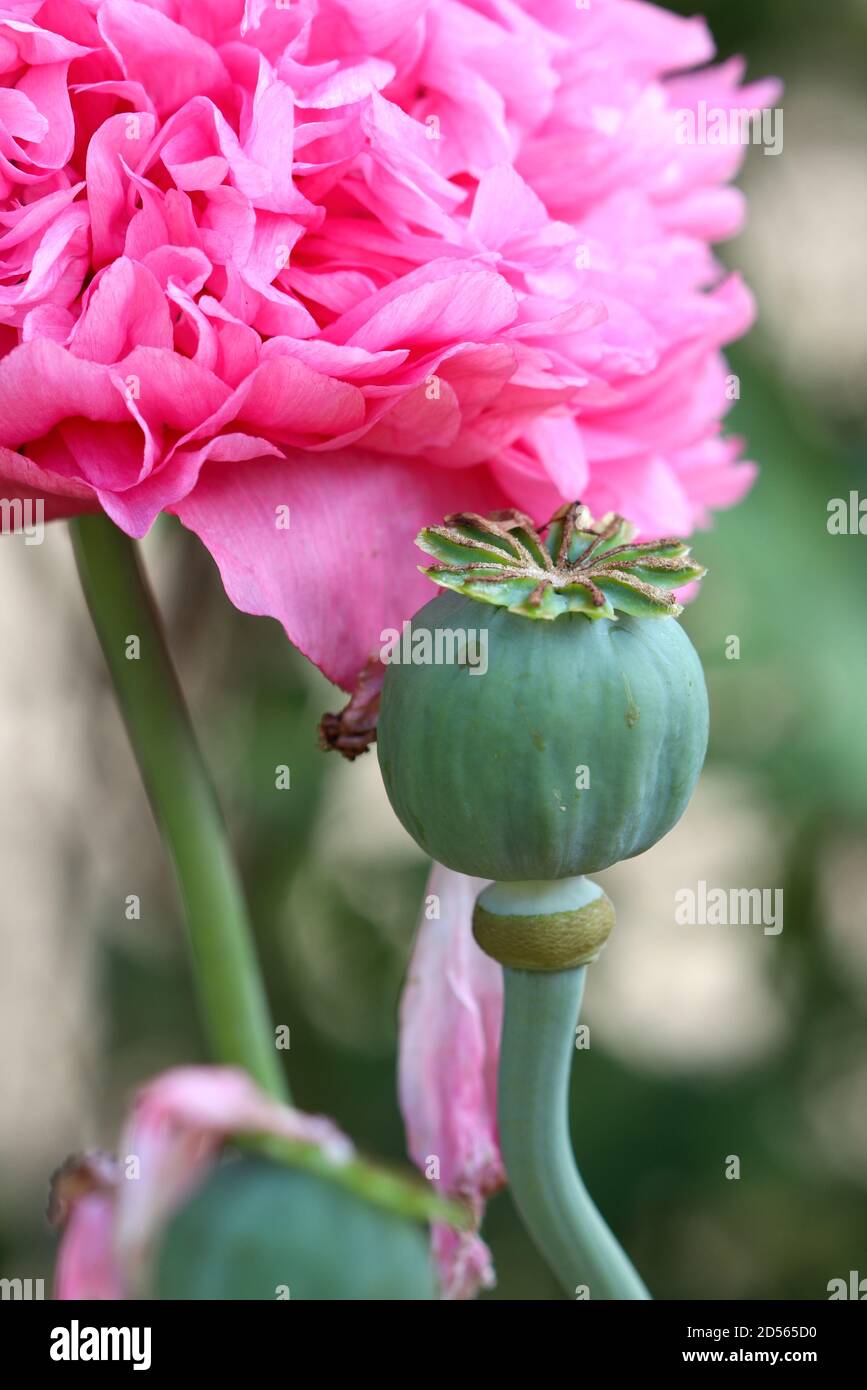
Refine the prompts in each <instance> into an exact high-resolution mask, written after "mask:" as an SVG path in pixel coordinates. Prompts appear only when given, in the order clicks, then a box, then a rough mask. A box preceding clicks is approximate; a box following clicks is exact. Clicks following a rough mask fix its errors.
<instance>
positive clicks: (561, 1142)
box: [499, 966, 650, 1299]
mask: <svg viewBox="0 0 867 1390" xmlns="http://www.w3.org/2000/svg"><path fill="white" fill-rule="evenodd" d="M585 972H586V966H580V967H579V968H578V969H575V970H561V971H554V972H550V973H546V972H541V971H526V970H511V969H507V968H504V970H503V976H504V979H505V1014H504V1018H503V1042H502V1051H501V1056H500V1077H499V1097H500V1099H499V1122H500V1143H501V1146H502V1150H503V1158H504V1161H505V1165H506V1172H507V1174H508V1177H509V1184H510V1186H511V1189H512V1195H513V1197H514V1199H515V1203H516V1205H517V1207H518V1210H519V1211H520V1213H521V1216H522V1218H523V1221H524V1223H525V1225H526V1227H527V1229H528V1230H529V1232H530V1234H531V1235H532V1237H533V1239H534V1241H535V1243H536V1245H537V1246H538V1247H539V1250H540V1251H541V1252H542V1254H543V1255H544V1256H545V1259H546V1260H547V1261H548V1263H549V1264H550V1265H551V1267H552V1269H553V1270H554V1272H555V1273H556V1274H557V1276H558V1278H559V1279H560V1281H561V1283H562V1284H563V1286H564V1288H565V1289H566V1290H567V1291H568V1292H569V1294H570V1295H572V1296H576V1294H577V1291H578V1289H579V1286H582V1285H584V1286H586V1287H587V1290H588V1292H589V1296H590V1298H591V1299H645V1298H649V1297H650V1295H649V1294H648V1292H647V1289H646V1288H645V1287H644V1284H643V1283H642V1282H641V1279H640V1278H639V1276H638V1274H637V1273H636V1271H635V1270H634V1269H633V1267H632V1265H631V1264H630V1262H629V1260H628V1259H627V1257H626V1255H625V1254H624V1252H623V1250H621V1248H620V1246H619V1245H618V1243H617V1241H616V1239H615V1238H614V1236H613V1235H612V1233H611V1231H610V1230H609V1229H608V1227H607V1226H606V1224H605V1222H604V1221H603V1219H602V1217H601V1216H600V1214H599V1212H598V1211H597V1209H596V1207H595V1206H594V1204H593V1201H592V1199H591V1197H590V1194H589V1193H588V1191H587V1188H586V1187H585V1186H584V1183H583V1181H582V1179H581V1175H580V1173H579V1172H578V1168H577V1166H576V1163H575V1158H574V1156H573V1153H572V1144H571V1140H570V1136H569V1073H570V1070H571V1066H572V1057H573V1054H574V1052H575V1025H576V1023H577V1020H578V1014H579V1011H580V1008H581V997H582V995H583V992H584V976H585Z"/></svg>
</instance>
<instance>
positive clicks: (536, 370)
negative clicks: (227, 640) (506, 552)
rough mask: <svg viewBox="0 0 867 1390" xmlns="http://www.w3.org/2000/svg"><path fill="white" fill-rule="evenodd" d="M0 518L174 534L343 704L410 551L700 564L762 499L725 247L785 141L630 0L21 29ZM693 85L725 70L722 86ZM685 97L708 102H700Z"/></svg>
mask: <svg viewBox="0 0 867 1390" xmlns="http://www.w3.org/2000/svg"><path fill="white" fill-rule="evenodd" d="M0 39H2V42H0V68H2V79H3V80H2V85H0V494H2V495H3V496H4V497H5V498H6V499H7V500H12V499H16V498H20V499H22V500H27V499H30V500H34V499H35V500H42V501H44V503H45V508H46V515H47V516H48V517H54V516H64V515H73V514H75V513H76V512H81V511H86V510H97V509H102V510H104V511H105V512H106V513H107V514H108V515H109V516H110V517H111V518H112V519H113V520H114V521H115V522H116V523H117V525H118V526H120V527H121V528H122V529H123V530H124V531H126V532H127V533H128V534H129V535H131V536H141V535H143V534H144V533H145V532H146V531H147V530H148V528H149V527H150V525H151V524H152V523H153V521H154V519H155V517H156V516H157V515H158V514H159V513H160V512H170V513H173V514H175V515H177V516H178V517H179V518H180V520H181V521H182V523H183V524H184V525H185V526H187V527H188V528H190V529H191V530H192V531H194V532H195V533H196V534H197V535H198V536H199V537H200V538H201V540H202V541H203V542H204V544H205V545H206V546H207V547H208V549H209V550H210V552H211V553H212V555H213V556H214V559H215V561H216V563H217V564H218V566H219V567H220V571H221V574H222V577H223V581H224V584H225V587H226V590H227V592H228V594H229V596H230V598H231V599H232V600H233V601H234V602H235V603H236V604H237V605H238V606H239V607H240V608H242V609H243V610H245V611H247V612H250V613H259V614H268V615H270V616H272V617H275V618H277V619H278V620H279V621H280V622H281V623H282V624H283V625H284V627H285V629H286V631H287V633H288V635H289V637H290V638H291V640H292V641H293V642H295V643H296V644H297V645H298V646H299V647H300V649H301V650H302V651H303V652H305V653H306V654H307V655H308V656H309V657H310V658H311V659H312V660H313V661H315V662H316V663H317V664H318V665H320V666H321V667H322V669H323V670H324V671H325V672H326V673H327V674H328V675H329V676H331V677H332V678H333V679H335V680H336V681H338V682H339V683H340V684H342V685H344V686H345V687H347V688H351V687H352V686H353V684H354V682H355V680H356V677H357V675H358V673H359V671H360V670H361V668H362V667H363V666H364V664H365V662H366V661H367V659H368V658H369V657H370V656H371V655H372V654H373V653H374V652H375V651H376V650H377V648H378V645H379V640H380V639H379V634H380V632H381V631H382V629H383V628H384V627H394V626H399V624H400V622H401V621H402V620H403V619H404V618H406V617H409V616H410V615H411V614H412V612H413V611H414V610H415V609H416V608H417V607H418V606H419V604H420V603H421V602H422V601H423V598H424V596H425V592H426V586H425V581H424V580H423V579H422V578H421V577H420V576H419V575H418V574H417V572H416V563H415V556H414V552H413V547H412V537H413V535H414V533H415V532H416V531H417V530H418V529H419V527H420V526H421V525H422V524H424V523H430V522H432V521H436V520H439V519H440V518H441V517H442V516H443V515H444V514H445V513H447V512H449V511H452V510H457V509H469V508H473V509H476V510H488V509H491V508H494V507H500V506H505V505H510V504H511V505H517V506H520V507H522V508H523V509H524V510H526V511H529V512H531V513H534V514H536V515H537V516H540V517H541V516H542V515H543V514H544V515H548V514H550V512H551V511H553V510H554V508H555V507H556V505H558V504H559V502H561V501H562V500H563V499H565V498H570V499H571V498H574V497H576V496H581V497H582V498H583V499H584V500H585V501H586V502H587V503H588V504H589V505H590V507H591V508H592V510H593V511H594V512H596V513H600V512H604V511H605V510H606V509H608V508H611V507H618V508H622V509H624V510H627V511H628V512H629V514H630V515H631V516H632V517H633V518H634V519H635V520H636V521H637V522H638V523H639V525H640V526H641V527H642V529H644V530H646V531H649V530H655V531H657V532H660V531H662V532H680V533H685V532H688V531H689V530H691V529H692V528H693V527H694V526H696V525H702V524H704V523H705V522H706V521H707V519H708V517H709V514H710V512H711V510H712V509H713V508H715V507H721V506H728V505H730V504H731V503H732V502H734V501H736V500H737V498H738V497H739V496H740V495H741V494H742V493H743V492H744V490H745V489H746V488H747V487H748V485H749V482H750V479H751V477H752V472H753V470H752V466H751V465H749V464H746V463H742V462H740V461H739V458H740V446H739V444H738V442H737V441H733V440H727V439H724V438H723V436H722V433H721V422H722V418H723V416H724V414H725V411H726V408H727V405H728V400H727V392H726V389H725V367H724V364H723V360H722V357H721V355H720V353H721V349H722V348H723V347H724V346H725V344H727V343H729V342H731V341H732V340H733V339H734V338H737V337H738V336H739V335H740V334H742V333H743V332H744V331H745V330H746V328H747V327H748V326H749V323H750V320H751V317H752V312H753V311H752V303H751V300H750V296H749V294H748V292H747V291H746V289H745V288H744V287H743V285H742V284H741V283H740V281H739V279H738V278H737V277H736V276H731V277H728V278H726V277H725V276H724V275H723V273H722V271H721V269H720V267H719V265H718V264H717V262H716V261H715V259H714V257H713V255H712V253H711V250H710V246H711V244H712V243H713V242H715V241H717V240H719V239H720V238H722V237H725V236H729V235H731V234H732V233H733V232H734V231H736V230H737V228H738V226H739V225H740V221H741V218H742V212H743V209H742V204H741V198H740V195H739V194H738V193H737V192H736V191H735V190H733V189H731V188H730V187H728V186H727V183H728V180H729V179H730V178H731V177H732V175H733V174H734V173H735V172H736V169H737V167H738V165H739V162H740V158H741V154H742V150H741V148H740V146H739V145H737V146H733V145H729V146H722V147H721V146H719V145H701V144H695V145H689V144H682V143H679V142H678V139H677V117H678V112H679V111H680V112H682V111H683V110H690V109H693V108H694V107H695V106H696V103H697V102H698V101H700V100H703V99H704V100H707V101H709V102H713V103H714V105H716V106H721V107H723V108H725V107H728V106H731V105H735V106H739V107H744V106H759V107H761V106H764V105H766V104H768V103H770V102H772V101H773V100H774V98H775V94H776V91H777V87H776V84H775V83H772V82H760V83H755V84H752V85H749V86H742V85H741V71H740V68H739V67H738V66H737V65H733V64H724V65H722V66H721V67H716V68H703V69H702V68H701V65H702V64H705V63H707V62H708V61H709V60H710V59H711V57H712V54H713V46H712V43H711V40H710V37H709V35H708V33H707V30H706V28H705V26H704V24H703V22H702V21H700V20H685V19H681V18H678V17H676V16H674V15H671V14H667V13H665V12H664V11H663V10H660V9H657V8H656V7H655V6H652V5H649V4H644V3H640V0H593V4H592V5H591V6H590V7H589V8H587V9H582V8H580V7H576V5H575V4H574V0H521V3H518V2H517V0H489V2H488V3H485V4H481V3H478V0H377V3H375V4H374V3H371V0H295V3H292V4H291V5H288V6H282V5H281V6H278V5H276V4H273V3H266V0H246V3H244V0H160V2H159V4H155V3H151V2H149V0H44V3H37V0H10V3H9V4H7V6H6V9H5V11H4V14H3V15H2V16H0ZM696 69H699V70H698V71H697V70H696ZM678 74H685V75H678Z"/></svg>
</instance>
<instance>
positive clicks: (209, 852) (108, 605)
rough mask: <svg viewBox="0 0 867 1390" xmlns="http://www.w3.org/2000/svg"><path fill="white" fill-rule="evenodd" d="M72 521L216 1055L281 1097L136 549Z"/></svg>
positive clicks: (220, 843) (105, 527) (236, 901)
mask: <svg viewBox="0 0 867 1390" xmlns="http://www.w3.org/2000/svg"><path fill="white" fill-rule="evenodd" d="M70 525H71V531H72V541H73V547H74V550H75V558H76V562H77V564H78V573H79V576H80V578H81V584H82V588H83V590H84V594H85V597H86V599H87V605H88V608H89V609H90V614H91V617H92V618H93V623H94V627H95V628H96V632H97V635H98V637H99V640H100V643H101V645H102V650H103V652H104V654H105V659H106V661H107V663H108V668H109V671H110V673H111V677H112V680H113V682H114V688H115V692H116V695H117V699H118V702H119V705H120V708H121V710H122V712H123V716H124V719H125V721H126V725H127V729H128V731H129V737H130V741H131V743H132V746H133V750H134V752H135V756H136V759H137V761H138V765H139V768H140V770H141V774H142V778H143V780H144V783H145V787H146V789H147V792H148V796H149V797H150V801H151V805H152V806H153V810H154V814H155V816H156V819H157V821H158V823H159V825H160V829H161V830H162V834H163V837H164V839H165V842H166V845H167V846H168V849H169V852H170V854H171V856H172V859H173V861H174V866H175V872H176V874H177V878H178V883H179V885H180V890H181V894H182V897H183V901H184V908H185V916H186V922H187V928H188V935H189V942H190V947H191V950H192V957H193V964H194V973H195V979H196V986H197V989H198V994H199V1004H200V1009H201V1014H202V1018H203V1023H204V1026H205V1030H206V1033H207V1035H208V1039H209V1042H210V1046H211V1049H212V1052H213V1055H214V1057H215V1059H216V1060H218V1061H219V1062H221V1063H225V1064H228V1065H233V1066H241V1067H245V1068H246V1070H247V1071H248V1072H249V1073H250V1074H251V1076H253V1077H254V1078H255V1080H256V1081H257V1082H258V1083H259V1085H260V1086H262V1087H263V1088H264V1089H265V1090H266V1091H268V1092H269V1093H270V1094H271V1095H273V1096H276V1097H278V1098H279V1099H281V1100H286V1099H288V1089H287V1085H286V1081H285V1077H284V1075H283V1071H282V1068H281V1066H280V1063H279V1060H278V1056H277V1050H276V1047H275V1041H274V1031H273V1028H272V1025H271V1021H270V1018H269V1013H268V1005H267V1002H266V998H265V991H264V987H263V984H262V978H261V975H260V972H259V966H258V962H257V959H256V953H255V950H254V947H253V939H252V933H251V930H250V924H249V921H248V916H247V908H246V904H245V901H244V893H243V889H242V887H241V882H240V879H239V876H238V872H237V869H236V867H235V862H234V859H233V857H232V853H231V850H230V847H229V843H228V839H227V835H226V829H225V826H224V824H223V819H222V816H221V814H220V810H219V807H218V805H217V799H216V796H215V794H214V789H213V786H212V784H211V779H210V777H209V775H208V771H207V768H206V767H205V763H204V760H203V758H202V754H201V751H200V749H199V745H198V743H197V741H196V736H195V733H194V731H193V727H192V724H191V722H190V717H189V714H188V713H187V708H186V705H185V703H184V698H183V695H182V693H181V689H180V686H179V684H178V681H177V677H176V675H175V671H174V667H173V665H172V661H171V657H170V656H169V652H168V649H167V647H166V643H165V638H164V636H163V631H162V625H161V623H160V619H159V615H158V613H157V611H156V607H155V605H154V601H153V598H152V596H151V592H150V588H149V586H148V582H147V579H146V577H145V574H144V572H143V570H142V567H141V564H140V562H139V556H138V549H137V547H136V545H135V544H134V543H133V542H132V541H130V540H129V539H128V537H127V536H125V535H124V534H123V533H122V532H121V531H119V530H118V529H117V527H115V526H114V525H112V523H111V522H110V521H109V520H108V519H107V518H106V517H104V516H83V517H79V518H77V519H76V520H74V521H73V522H71V523H70ZM132 638H137V639H138V643H137V644H136V643H134V642H132V641H130V639H132ZM136 647H137V649H136Z"/></svg>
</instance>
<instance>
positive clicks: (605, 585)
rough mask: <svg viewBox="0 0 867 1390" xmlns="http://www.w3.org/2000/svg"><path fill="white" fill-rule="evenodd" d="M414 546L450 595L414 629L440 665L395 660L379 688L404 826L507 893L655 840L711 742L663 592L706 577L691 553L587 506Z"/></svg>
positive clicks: (461, 529)
mask: <svg viewBox="0 0 867 1390" xmlns="http://www.w3.org/2000/svg"><path fill="white" fill-rule="evenodd" d="M419 543H420V545H421V546H422V547H423V548H424V549H425V550H427V551H428V552H429V553H431V554H433V555H434V557H435V558H436V560H437V561H438V564H437V565H436V566H434V567H432V568H431V569H428V570H427V571H426V573H428V574H429V575H430V577H431V578H432V579H434V580H435V581H436V582H437V583H438V584H440V585H442V586H444V587H446V588H448V589H449V590H451V592H449V593H446V594H442V595H438V596H437V597H436V598H435V599H433V600H432V601H431V602H430V603H428V604H427V605H426V606H425V607H424V608H422V609H421V611H420V612H419V613H418V614H417V615H416V616H415V618H414V619H413V622H412V629H413V646H414V649H415V650H416V651H418V650H422V651H423V652H424V650H426V651H427V653H428V654H429V655H430V656H431V657H432V659H431V660H430V661H428V662H420V663H418V664H416V662H407V661H398V662H393V663H392V664H390V665H389V669H388V672H387V675H386V679H385V683H384V687H383V693H382V708H381V715H380V723H379V736H378V749H379V760H380V765H381V768H382V774H383V779H384V782H385V786H386V790H387V793H388V796H389V799H390V801H391V804H392V807H393V808H394V810H395V812H396V814H397V816H398V818H399V819H400V821H401V822H402V824H403V825H404V826H405V828H406V829H407V830H408V831H409V833H410V834H411V835H412V836H413V838H414V839H415V840H416V841H417V843H418V844H419V845H420V846H421V847H422V848H423V849H424V850H425V851H426V852H427V853H428V854H430V855H431V856H432V857H433V858H434V859H437V860H439V862H440V863H443V864H445V865H447V866H448V867H449V868H452V869H456V870H458V871H460V872H462V873H465V874H471V875H474V876H477V877H481V878H491V879H496V880H499V881H500V882H514V881H516V880H546V881H549V880H552V879H565V878H573V877H576V876H581V875H584V874H586V873H590V872H593V871H594V870H598V869H603V868H605V867H606V866H608V865H609V864H613V863H616V862H618V861H620V860H622V859H627V858H629V857H630V856H632V855H635V854H640V853H641V852H642V851H643V850H646V849H648V848H649V847H650V846H651V845H653V844H655V843H656V841H657V840H659V839H660V838H661V837H662V836H663V835H664V834H666V832H667V831H668V830H670V829H671V827H672V826H673V825H674V824H675V823H676V822H677V820H678V819H679V818H680V816H681V815H682V814H683V811H684V810H685V808H686V805H687V802H688V801H689V797H690V795H691V793H692V790H693V787H694V785H695V782H696V780H697V778H698V775H699V772H700V771H701V767H702V763H703V761H704V756H705V751H706V747H707V735H708V705H707V693H706V689H705V683H704V676H703V673H702V669H701V664H700V662H699V659H698V656H697V654H696V652H695V650H694V648H693V646H692V644H691V643H690V641H689V638H688V637H687V635H686V633H685V632H684V631H683V629H682V627H681V626H680V625H679V624H678V623H677V622H673V621H670V620H669V621H666V620H665V619H666V618H668V619H670V618H671V617H672V616H676V615H677V613H679V612H680V608H679V606H678V605H677V604H676V602H675V600H674V598H673V595H672V593H671V590H672V589H674V588H676V587H679V586H681V585H683V584H686V583H688V582H689V581H691V580H693V579H696V578H699V577H700V576H701V575H702V574H703V573H704V571H703V570H702V569H701V568H700V567H699V566H696V565H695V564H694V563H693V562H692V561H690V560H689V558H688V556H689V551H688V548H687V546H685V545H684V544H683V542H681V541H660V542H645V543H639V544H635V543H633V542H632V541H631V529H630V528H629V527H628V526H627V524H626V523H625V522H623V521H622V519H621V518H619V517H605V518H603V519H602V520H601V521H600V522H599V523H594V522H593V521H592V519H591V518H590V516H589V514H588V513H587V510H586V508H582V507H580V506H579V505H578V504H577V503H576V504H573V505H572V506H570V507H567V508H564V509H562V510H561V512H559V513H557V515H556V516H555V517H554V518H553V519H552V521H551V522H550V523H549V526H548V528H547V533H546V536H545V539H544V540H542V538H541V537H540V535H539V533H538V532H537V531H536V530H535V528H534V527H533V526H532V523H531V522H530V521H529V520H528V519H527V518H526V517H524V516H522V515H521V514H520V513H508V514H505V515H500V516H498V517H496V518H494V519H493V520H488V519H485V518H481V517H476V516H470V515H462V516H457V517H453V518H449V520H448V521H447V523H446V525H445V526H443V527H436V528H431V529H430V530H429V531H425V532H422V534H421V536H420V538H419ZM528 619H530V621H528ZM533 619H536V620H537V621H532V620H533ZM423 633H428V634H429V635H430V640H429V641H428V642H427V643H426V644H425V643H424V642H419V643H417V644H416V638H417V637H418V634H423ZM443 634H448V636H449V640H448V641H444V640H442V638H443ZM449 652H451V653H452V654H454V653H457V656H458V659H457V660H454V661H449V660H440V661H438V660H437V659H436V656H437V653H440V654H446V655H448V653H449ZM473 653H474V654H475V656H474V657H473V658H472V659H470V658H471V654H473ZM482 653H483V654H484V659H483V660H482V659H481V654H482Z"/></svg>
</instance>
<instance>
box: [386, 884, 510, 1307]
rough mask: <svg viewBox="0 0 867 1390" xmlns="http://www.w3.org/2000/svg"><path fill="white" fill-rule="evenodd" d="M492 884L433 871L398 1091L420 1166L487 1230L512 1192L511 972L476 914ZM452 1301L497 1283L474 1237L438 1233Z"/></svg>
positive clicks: (403, 1029)
mask: <svg viewBox="0 0 867 1390" xmlns="http://www.w3.org/2000/svg"><path fill="white" fill-rule="evenodd" d="M485 882H486V881H485V880H483V879H475V878H469V877H467V876H466V875H465V874H458V873H454V872H453V871H452V870H451V869H446V868H443V866H442V865H440V864H434V866H433V869H432V870H431V875H430V878H429V879H428V884H427V888H426V890H425V905H424V908H423V910H422V914H421V920H420V923H419V929H418V936H417V938H416V944H415V948H414V950H413V955H412V960H411V962H410V967H409V974H408V977H407V983H406V987H405V990H404V994H403V999H402V1000H401V1007H400V1061H399V1073H398V1078H399V1094H400V1106H401V1110H402V1112H403V1117H404V1122H405V1125H406V1131H407V1141H408V1146H409V1151H410V1154H411V1155H412V1158H413V1160H414V1161H415V1163H416V1164H417V1166H418V1167H419V1168H420V1169H421V1171H422V1172H423V1173H424V1174H425V1176H426V1177H428V1178H430V1179H431V1181H433V1182H434V1183H435V1184H436V1186H437V1187H439V1188H440V1189H441V1190H442V1191H443V1192H444V1193H447V1194H448V1195H450V1196H455V1197H461V1198H463V1199H465V1200H466V1201H467V1203H468V1205H469V1207H470V1210H471V1211H472V1212H473V1214H474V1216H475V1219H476V1223H477V1224H478V1223H480V1222H481V1219H482V1215H483V1212H484V1205H485V1199H486V1197H488V1196H490V1194H491V1193H493V1192H496V1190H497V1189H498V1188H499V1187H501V1186H502V1185H503V1183H504V1182H505V1172H504V1169H503V1162H502V1158H501V1156H500V1149H499V1141H498V1136H497V1064H498V1059H499V1047H500V1027H501V1023H502V1011H503V974H502V970H501V968H500V966H499V965H498V964H497V962H496V961H494V960H492V959H491V958H490V957H489V956H486V955H485V953H484V952H483V951H482V950H480V949H479V947H478V946H477V945H476V943H475V940H474V938H473V935H472V913H473V906H474V904H475V900H476V897H477V895H478V893H479V892H480V890H481V889H482V888H483V887H484V886H485ZM434 1252H435V1254H436V1256H437V1259H438V1262H439V1269H440V1279H441V1283H442V1286H443V1290H444V1291H445V1295H446V1296H447V1297H457V1298H467V1297H471V1296H472V1295H473V1294H474V1293H475V1292H477V1291H478V1288H479V1287H480V1286H483V1287H487V1286H488V1285H489V1284H490V1283H492V1282H493V1273H492V1269H491V1265H490V1256H489V1253H488V1251H487V1247H486V1246H484V1244H483V1243H482V1242H481V1241H480V1240H479V1239H478V1238H477V1237H476V1236H475V1234H474V1233H473V1234H471V1235H470V1234H467V1233H464V1234H463V1235H457V1234H456V1233H455V1232H449V1231H447V1230H445V1229H439V1230H438V1231H437V1232H436V1233H435V1239H434Z"/></svg>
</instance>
